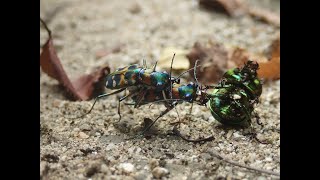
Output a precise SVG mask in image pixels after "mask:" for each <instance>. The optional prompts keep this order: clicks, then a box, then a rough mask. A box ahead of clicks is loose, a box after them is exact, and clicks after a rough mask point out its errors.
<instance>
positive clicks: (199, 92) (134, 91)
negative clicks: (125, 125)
mask: <svg viewBox="0 0 320 180" xmlns="http://www.w3.org/2000/svg"><path fill="white" fill-rule="evenodd" d="M174 57H175V54H174V55H173V57H172V61H171V68H170V72H169V73H167V72H165V71H164V72H158V71H156V70H155V69H156V65H157V63H155V65H154V66H153V68H147V66H146V62H145V61H143V66H142V67H141V66H139V65H137V64H134V65H130V66H126V67H123V68H119V69H117V70H116V71H115V72H113V73H111V74H109V75H108V76H107V77H106V88H108V89H112V90H116V91H114V92H112V93H108V94H102V95H99V96H98V97H96V98H95V101H94V103H93V105H92V107H91V109H90V110H89V111H88V112H87V113H85V114H84V115H82V116H81V117H83V116H85V115H86V114H89V113H90V112H91V110H92V109H93V107H94V105H95V103H96V102H97V100H98V99H100V98H103V97H107V96H110V95H113V94H117V93H120V92H122V91H125V90H128V91H129V94H127V95H125V96H123V97H121V98H120V99H119V104H118V114H119V117H120V119H121V114H120V102H122V101H123V100H125V99H127V98H129V97H131V99H132V100H133V103H131V104H130V105H134V107H135V108H137V107H140V106H141V105H145V104H149V103H158V102H161V103H163V104H164V105H165V107H166V109H165V110H164V111H163V112H161V113H160V115H159V116H158V117H157V118H156V119H155V120H154V121H153V122H152V123H150V124H149V125H148V126H147V127H146V128H145V129H144V130H143V131H142V132H141V133H140V134H139V135H138V136H139V137H141V136H143V134H144V133H145V132H146V131H148V130H149V129H150V128H151V127H152V126H153V125H154V124H155V123H156V121H157V120H158V119H159V118H161V117H162V116H164V115H165V114H166V113H168V112H169V111H171V110H172V109H173V108H175V107H176V105H178V104H179V103H182V102H188V103H194V102H195V103H197V104H199V105H201V106H206V105H208V106H209V109H210V111H211V114H212V116H213V117H214V118H215V119H216V120H217V121H219V122H220V123H221V124H223V125H228V126H242V127H251V128H252V126H251V117H252V114H253V113H254V112H253V111H254V105H255V104H257V103H258V102H259V100H258V99H259V97H260V95H261V93H262V83H261V81H260V80H259V79H258V77H257V70H258V68H259V65H258V63H256V62H253V61H248V62H247V63H245V64H244V66H243V67H242V68H234V69H230V70H228V71H227V72H226V73H225V74H224V75H223V77H222V79H221V81H220V82H219V83H218V85H216V86H213V85H200V84H199V82H198V80H197V77H196V69H197V67H198V66H197V62H198V61H196V63H195V66H194V67H193V68H191V69H189V70H187V71H185V72H183V73H182V74H180V75H179V76H178V77H176V78H175V77H172V76H171V72H172V64H173V60H174ZM191 70H193V71H194V77H195V81H196V82H195V83H193V82H190V83H189V84H186V85H182V84H180V77H181V76H182V75H183V74H185V73H187V72H188V71H191ZM126 104H128V103H126ZM192 105H193V104H192ZM191 107H192V106H191ZM78 118H79V117H78ZM257 122H258V119H257ZM258 124H260V123H259V122H258ZM260 125H261V124H260ZM174 132H175V133H176V134H177V135H178V136H180V137H181V138H182V139H184V140H186V141H189V142H200V141H209V140H213V139H214V138H213V137H212V136H210V137H208V138H204V139H198V140H191V139H187V138H185V137H183V136H182V135H181V134H180V132H179V131H178V130H177V129H176V126H175V128H174ZM254 137H255V139H257V138H256V136H255V133H254ZM257 140H258V139H257ZM258 141H259V140H258ZM259 142H260V141H259Z"/></svg>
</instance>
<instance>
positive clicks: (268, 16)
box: [248, 7, 280, 27]
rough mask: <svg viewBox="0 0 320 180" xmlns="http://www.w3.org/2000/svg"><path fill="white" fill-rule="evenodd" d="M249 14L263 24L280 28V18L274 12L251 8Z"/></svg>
mask: <svg viewBox="0 0 320 180" xmlns="http://www.w3.org/2000/svg"><path fill="white" fill-rule="evenodd" d="M248 13H249V15H250V16H252V17H254V18H257V19H259V20H260V21H262V22H265V23H269V24H272V25H274V26H277V27H280V17H279V16H278V15H277V14H275V13H273V12H270V11H267V10H265V9H261V8H256V7H252V8H249V10H248Z"/></svg>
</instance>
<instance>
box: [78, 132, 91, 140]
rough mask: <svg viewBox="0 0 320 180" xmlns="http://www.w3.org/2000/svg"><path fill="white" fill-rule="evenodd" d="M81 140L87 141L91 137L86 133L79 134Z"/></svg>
mask: <svg viewBox="0 0 320 180" xmlns="http://www.w3.org/2000/svg"><path fill="white" fill-rule="evenodd" d="M78 136H79V138H81V139H87V138H88V137H89V136H88V135H87V134H86V133H84V132H79V135H78Z"/></svg>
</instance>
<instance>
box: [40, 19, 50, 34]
mask: <svg viewBox="0 0 320 180" xmlns="http://www.w3.org/2000/svg"><path fill="white" fill-rule="evenodd" d="M40 21H41V23H42V24H43V26H44V28H45V29H46V30H47V32H48V35H49V37H51V30H50V29H49V28H48V26H47V24H46V23H45V22H44V20H42V19H41V17H40Z"/></svg>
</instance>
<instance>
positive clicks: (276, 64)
mask: <svg viewBox="0 0 320 180" xmlns="http://www.w3.org/2000/svg"><path fill="white" fill-rule="evenodd" d="M267 55H268V56H269V57H270V58H267V57H264V56H257V55H254V54H251V53H249V52H248V51H246V50H245V49H242V48H235V49H234V50H233V51H232V52H231V56H230V58H229V61H230V62H231V63H234V65H235V66H242V65H243V64H244V63H246V62H247V61H248V60H253V61H258V62H259V70H258V76H259V77H260V78H263V79H270V80H277V79H280V35H279V36H278V37H277V38H276V39H275V40H274V41H273V42H272V43H271V45H270V47H269V49H268V54H267ZM229 68H231V67H229Z"/></svg>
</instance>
